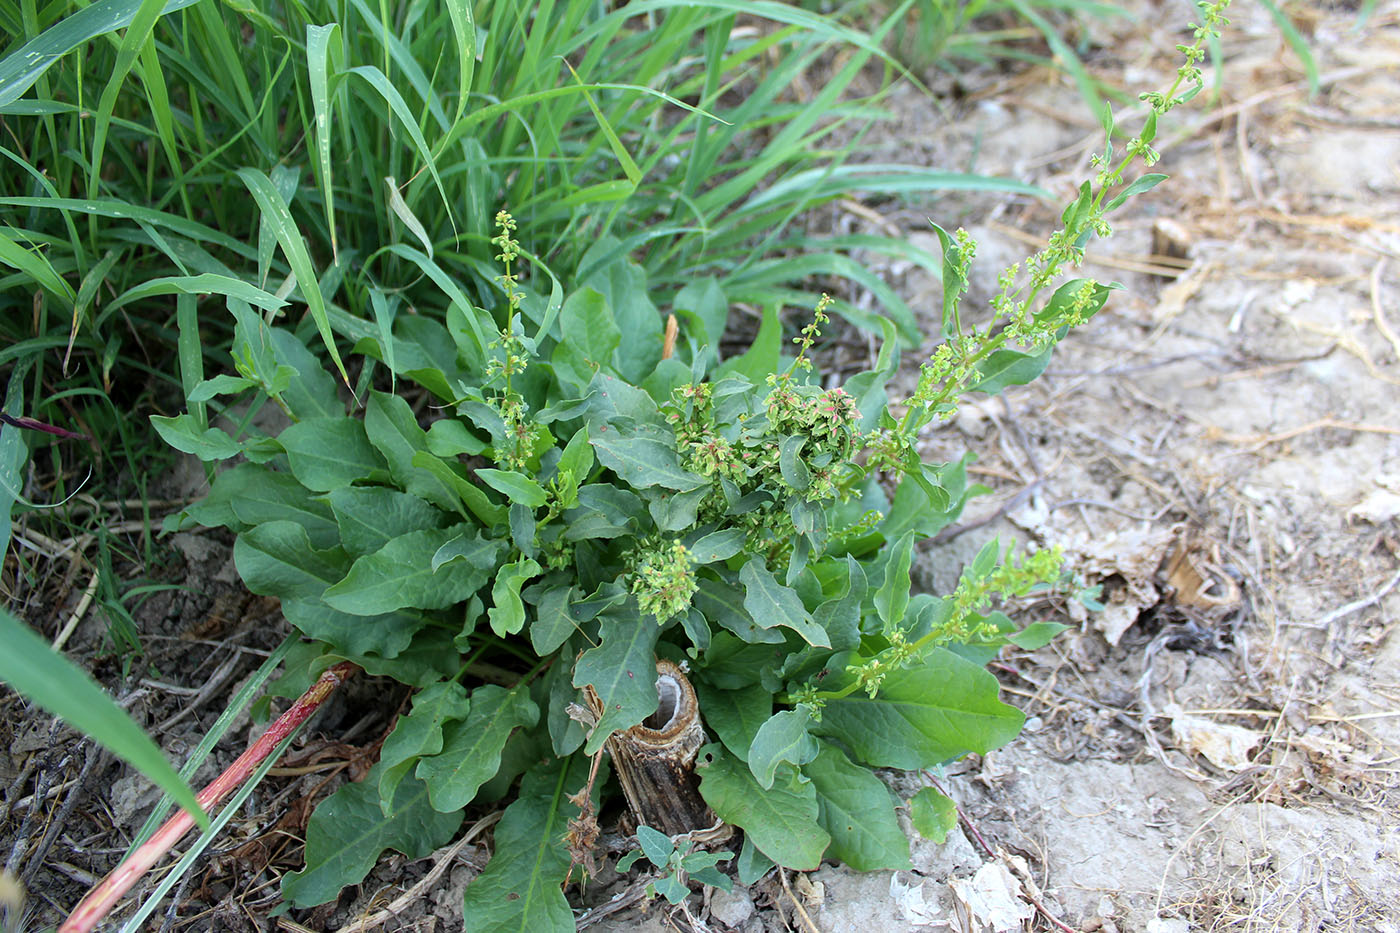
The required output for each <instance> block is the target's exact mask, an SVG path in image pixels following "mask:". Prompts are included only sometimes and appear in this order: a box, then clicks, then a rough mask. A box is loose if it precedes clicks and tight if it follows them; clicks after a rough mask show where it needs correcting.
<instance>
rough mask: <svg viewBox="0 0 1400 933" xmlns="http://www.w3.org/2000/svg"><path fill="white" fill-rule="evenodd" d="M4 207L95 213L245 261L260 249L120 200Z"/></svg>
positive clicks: (38, 201) (8, 202) (30, 201)
mask: <svg viewBox="0 0 1400 933" xmlns="http://www.w3.org/2000/svg"><path fill="white" fill-rule="evenodd" d="M0 206H7V207H39V208H45V209H53V210H61V211H72V212H73V213H75V214H92V215H95V216H97V217H107V218H111V219H114V220H133V221H136V222H137V223H147V224H150V225H151V226H153V227H160V228H164V229H167V230H170V231H172V232H174V233H178V234H180V235H181V236H183V237H186V238H188V239H191V240H194V241H196V242H201V243H210V244H213V245H216V246H222V247H223V248H224V249H227V250H230V251H232V252H234V253H237V254H238V255H240V256H242V257H244V258H245V259H255V258H256V257H257V250H256V249H254V248H252V247H250V246H248V245H247V244H246V243H243V242H241V241H239V240H236V239H234V238H233V237H231V236H228V235H227V234H224V233H220V232H219V231H218V230H215V229H214V228H213V227H206V226H205V225H204V224H202V223H199V222H197V221H194V220H190V219H189V218H186V217H180V216H179V215H177V214H167V213H165V212H163V211H157V210H152V209H151V208H149V207H142V206H141V205H139V204H130V203H127V202H126V201H118V200H116V199H115V198H97V199H86V198H0Z"/></svg>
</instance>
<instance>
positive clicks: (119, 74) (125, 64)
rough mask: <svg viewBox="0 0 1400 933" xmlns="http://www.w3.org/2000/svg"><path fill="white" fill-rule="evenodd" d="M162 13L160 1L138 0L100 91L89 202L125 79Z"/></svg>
mask: <svg viewBox="0 0 1400 933" xmlns="http://www.w3.org/2000/svg"><path fill="white" fill-rule="evenodd" d="M164 12H165V8H164V4H162V3H161V0H141V4H140V6H138V7H137V9H136V13H135V15H134V16H132V18H131V23H130V25H128V26H127V28H126V35H124V36H122V41H121V45H120V47H119V48H118V49H117V60H116V63H115V64H114V65H113V66H112V74H111V76H110V77H108V79H107V84H106V86H105V87H103V88H102V98H101V99H100V100H99V101H98V103H97V119H96V121H95V122H94V124H93V130H92V158H91V160H90V161H89V163H88V186H87V188H88V197H90V198H95V197H97V187H98V183H99V182H100V181H101V180H102V155H103V153H104V152H105V151H106V148H107V131H108V130H109V129H110V128H111V124H112V111H113V110H115V109H116V106H117V95H118V94H119V93H120V92H121V89H122V85H124V84H125V83H126V76H127V75H128V74H129V73H130V72H131V68H132V66H133V65H135V64H136V57H137V56H138V55H140V54H141V49H142V48H144V47H145V45H146V43H147V41H148V40H149V39H150V37H151V31H152V30H153V29H155V28H156V21H157V20H159V19H160V18H161V16H162V15H163V14H164Z"/></svg>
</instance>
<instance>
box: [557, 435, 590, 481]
mask: <svg viewBox="0 0 1400 933" xmlns="http://www.w3.org/2000/svg"><path fill="white" fill-rule="evenodd" d="M592 471H593V447H592V445H591V444H589V443H588V428H587V427H582V428H579V429H578V430H577V431H575V432H574V436H573V437H571V438H569V443H568V444H566V445H565V446H564V452H563V453H562V454H560V455H559V475H560V476H563V475H564V474H565V473H569V474H571V475H572V476H573V478H574V482H575V483H577V484H582V483H583V482H585V481H586V480H587V479H588V474H589V473H591V472H592Z"/></svg>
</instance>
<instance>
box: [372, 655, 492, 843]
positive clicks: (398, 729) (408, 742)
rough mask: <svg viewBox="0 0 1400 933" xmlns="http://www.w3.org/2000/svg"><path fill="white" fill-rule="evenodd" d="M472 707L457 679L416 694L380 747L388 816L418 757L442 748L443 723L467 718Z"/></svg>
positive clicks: (381, 801)
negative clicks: (395, 792) (397, 791)
mask: <svg viewBox="0 0 1400 933" xmlns="http://www.w3.org/2000/svg"><path fill="white" fill-rule="evenodd" d="M470 711H471V701H470V700H468V699H467V691H466V688H465V687H463V686H462V685H461V684H459V683H457V682H456V681H455V680H440V681H438V682H437V683H435V684H431V685H429V686H427V687H424V688H423V689H422V690H420V691H419V692H418V693H417V694H416V695H415V696H414V697H413V708H412V709H411V710H409V712H408V715H407V716H401V717H399V721H398V722H397V723H396V724H395V725H394V731H393V732H390V733H389V736H388V738H386V739H385V740H384V744H383V745H382V746H381V747H380V749H379V768H380V771H379V808H380V810H381V811H382V812H383V813H384V815H385V816H388V815H389V813H390V812H391V807H392V804H393V800H394V791H395V790H396V789H397V788H398V786H399V782H401V781H402V780H403V779H404V777H405V776H406V775H407V774H408V772H409V771H411V770H412V769H413V767H414V765H416V764H417V763H418V759H419V758H423V757H427V756H431V755H436V754H438V753H439V752H441V751H442V727H443V726H444V725H446V724H447V723H449V722H456V721H459V720H462V719H465V718H467V713H468V712H470ZM431 797H432V793H431V788H430V789H429V799H431Z"/></svg>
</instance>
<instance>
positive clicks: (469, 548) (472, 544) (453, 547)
mask: <svg viewBox="0 0 1400 933" xmlns="http://www.w3.org/2000/svg"><path fill="white" fill-rule="evenodd" d="M457 527H458V528H466V526H465V525H458V526H457ZM500 550H501V544H500V542H499V541H496V540H495V539H494V538H483V537H481V535H479V534H477V533H476V532H474V531H473V532H471V533H470V534H468V533H467V532H466V531H463V532H462V533H461V534H458V535H457V536H456V537H453V538H449V539H447V542H446V543H445V544H443V546H442V547H440V548H438V549H437V550H436V551H434V552H433V561H432V568H433V573H437V572H438V568H440V567H442V565H443V564H449V563H452V562H453V561H458V560H460V561H465V562H466V563H467V564H468V565H470V566H472V567H478V568H481V569H483V570H489V569H491V568H494V567H495V566H496V555H497V554H499V553H500Z"/></svg>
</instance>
